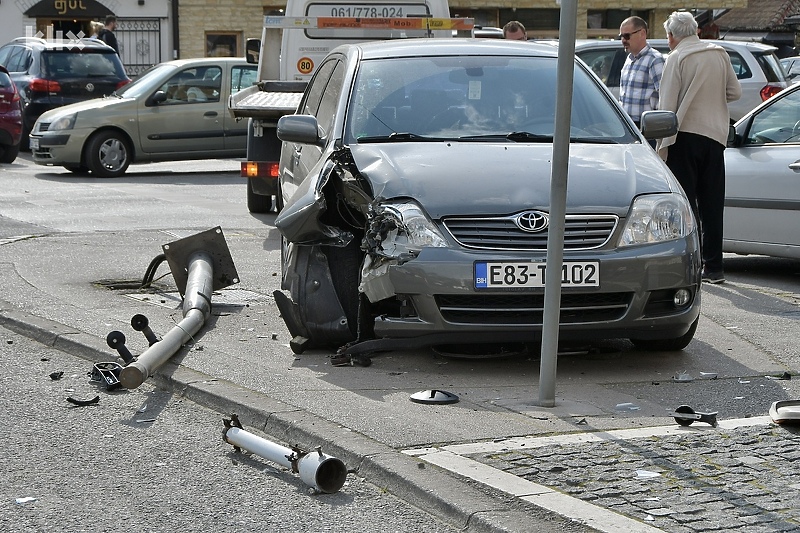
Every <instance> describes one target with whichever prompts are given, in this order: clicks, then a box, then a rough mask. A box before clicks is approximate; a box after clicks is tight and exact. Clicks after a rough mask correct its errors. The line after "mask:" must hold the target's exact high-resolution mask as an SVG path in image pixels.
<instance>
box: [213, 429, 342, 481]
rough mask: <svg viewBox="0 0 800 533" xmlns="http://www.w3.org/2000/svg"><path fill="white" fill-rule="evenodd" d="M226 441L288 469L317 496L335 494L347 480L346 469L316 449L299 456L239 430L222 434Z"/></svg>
mask: <svg viewBox="0 0 800 533" xmlns="http://www.w3.org/2000/svg"><path fill="white" fill-rule="evenodd" d="M225 441H226V442H228V443H229V444H233V445H234V446H238V447H240V448H243V449H245V450H247V451H249V452H251V453H254V454H256V455H258V456H260V457H263V458H264V459H267V460H269V461H272V462H273V463H277V464H279V465H281V466H284V467H286V468H289V469H291V470H292V472H296V473H298V474H300V479H302V480H303V482H304V483H305V484H306V485H309V486H311V487H313V488H314V489H315V490H317V491H319V492H325V493H328V494H332V493H334V492H338V491H339V489H341V488H342V487H343V486H344V482H345V480H346V479H347V466H345V464H344V463H343V462H342V461H341V460H340V459H337V458H335V457H331V456H330V455H327V454H324V453H322V451H321V450H320V449H319V448H317V449H316V450H315V451H313V452H309V453H307V454H304V455H301V454H299V453H297V452H296V451H295V450H292V449H291V448H287V447H285V446H281V445H280V444H276V443H274V442H271V441H268V440H266V439H263V438H261V437H259V436H257V435H253V434H252V433H249V432H247V431H245V430H243V429H240V428H238V427H231V428H228V429H226V430H225Z"/></svg>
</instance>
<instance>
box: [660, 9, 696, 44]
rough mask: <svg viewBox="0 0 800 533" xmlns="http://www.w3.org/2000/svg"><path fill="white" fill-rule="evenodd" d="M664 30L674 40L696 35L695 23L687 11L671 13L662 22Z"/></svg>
mask: <svg viewBox="0 0 800 533" xmlns="http://www.w3.org/2000/svg"><path fill="white" fill-rule="evenodd" d="M664 29H665V30H667V33H668V34H670V33H671V34H672V36H673V37H675V38H676V39H683V38H684V37H689V36H690V35H697V21H696V20H695V19H694V17H693V16H692V14H691V13H689V12H688V11H673V12H672V14H671V15H670V16H669V17H667V20H665V21H664Z"/></svg>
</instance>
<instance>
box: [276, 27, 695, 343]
mask: <svg viewBox="0 0 800 533" xmlns="http://www.w3.org/2000/svg"><path fill="white" fill-rule="evenodd" d="M556 63H557V55H556V51H555V50H553V49H552V47H549V46H542V45H536V44H532V43H512V42H508V41H477V40H462V39H447V40H445V39H442V40H437V41H430V40H423V39H411V40H400V41H388V42H374V43H363V44H358V45H348V46H343V47H339V48H337V49H335V50H333V51H332V52H331V53H330V54H329V55H328V56H327V57H326V58H325V60H324V62H323V63H322V64H321V65H320V67H319V69H318V71H317V73H316V74H315V76H314V78H313V79H312V81H311V82H310V84H309V86H308V88H307V89H306V92H305V94H304V96H303V99H302V101H301V104H300V106H299V108H298V112H297V114H295V115H289V116H285V117H283V118H282V119H281V120H280V123H279V125H278V137H279V138H280V139H281V140H282V141H283V151H282V155H281V162H280V166H281V168H280V178H279V186H280V194H279V196H278V200H279V204H280V205H279V208H280V209H281V211H280V213H279V215H278V217H277V218H276V221H275V225H276V227H277V228H278V229H279V230H280V232H281V234H282V236H283V247H282V285H281V287H282V290H280V291H276V293H275V297H276V301H277V303H278V306H279V308H280V310H281V314H282V316H283V318H284V321H285V322H286V324H287V326H288V328H289V331H290V333H291V334H292V336H293V337H294V341H293V342H292V348H293V349H294V350H295V351H296V352H299V351H302V350H304V349H307V348H334V349H335V348H339V349H340V353H342V350H345V352H346V350H351V352H350V353H355V351H357V350H353V347H357V346H365V347H366V348H363V350H362V351H370V350H374V351H384V350H392V349H400V348H414V347H421V346H432V345H438V344H462V343H486V342H497V343H500V342H533V341H537V340H540V338H541V328H542V317H543V307H544V271H545V267H546V266H547V267H548V268H549V267H550V265H546V264H545V259H546V255H547V235H548V225H549V222H550V220H549V216H550V215H549V211H550V209H549V200H550V176H551V158H552V154H553V133H554V129H555V101H556ZM574 76H575V80H574V91H573V99H572V119H571V134H570V135H571V143H570V159H569V165H570V169H569V181H568V189H567V206H566V208H567V214H566V220H565V224H566V226H565V237H564V262H563V264H562V265H558V266H556V268H560V269H561V272H562V296H561V314H560V337H561V338H562V339H569V340H581V341H584V340H592V339H605V338H629V339H631V340H632V341H633V342H634V343H635V345H637V346H638V347H640V348H644V349H655V350H680V349H683V348H684V347H685V346H686V345H687V344H688V343H689V341H690V340H691V339H692V337H693V335H694V332H695V329H696V327H697V320H698V316H699V308H700V263H701V258H700V255H699V241H698V232H697V227H696V223H695V220H694V218H693V216H692V212H691V209H690V207H689V204H688V202H687V200H686V197H685V196H684V194H683V192H682V190H681V188H680V186H679V185H678V183H677V181H676V180H675V178H674V177H673V176H672V174H671V173H670V172H669V170H668V169H667V167H666V165H664V163H663V162H662V161H661V159H660V158H659V157H658V156H657V155H656V153H655V152H654V151H653V150H652V148H650V146H649V145H648V144H647V142H646V140H645V135H647V136H648V137H659V136H666V135H672V134H674V133H675V129H676V122H675V117H674V115H673V114H671V113H667V112H651V113H650V114H649V115H647V116H645V117H644V118H643V120H642V131H643V133H640V132H639V131H638V130H637V129H636V128H635V126H634V124H633V123H632V122H631V121H630V119H629V118H628V117H627V116H626V115H625V113H624V112H623V111H622V110H621V108H620V107H619V105H618V104H617V103H616V101H615V100H614V98H613V96H612V95H611V94H610V93H609V92H608V90H607V89H606V88H605V87H603V86H602V84H601V83H600V82H599V80H598V79H597V78H596V77H594V76H593V75H592V74H591V73H590V71H589V70H588V69H587V67H586V65H585V64H583V63H582V62H581V61H580V60H577V61H576V63H575V70H574Z"/></svg>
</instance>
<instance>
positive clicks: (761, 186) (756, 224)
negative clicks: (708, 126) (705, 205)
mask: <svg viewBox="0 0 800 533" xmlns="http://www.w3.org/2000/svg"><path fill="white" fill-rule="evenodd" d="M734 128H735V130H736V135H735V137H734V139H733V141H732V142H731V143H729V145H728V148H727V149H726V150H725V227H724V239H723V244H722V246H723V251H725V252H734V253H739V254H763V255H770V256H775V257H790V258H794V259H800V232H798V228H799V227H800V85H798V84H795V85H793V86H792V87H790V88H788V89H786V90H785V91H783V92H781V93H779V94H778V95H777V96H774V97H772V98H771V99H770V100H767V101H766V102H764V103H763V104H761V105H760V106H759V107H757V108H756V109H754V110H753V111H751V112H750V113H748V114H747V115H745V116H744V117H743V118H742V119H741V120H740V121H739V122H737V123H736V124H735V126H734Z"/></svg>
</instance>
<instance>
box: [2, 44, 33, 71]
mask: <svg viewBox="0 0 800 533" xmlns="http://www.w3.org/2000/svg"><path fill="white" fill-rule="evenodd" d="M31 58H32V57H31V51H30V50H28V49H27V48H24V47H22V46H14V47H12V50H11V53H10V54H9V56H8V63H6V68H7V69H8V70H9V72H26V71H27V70H28V66H29V65H30V64H31Z"/></svg>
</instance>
